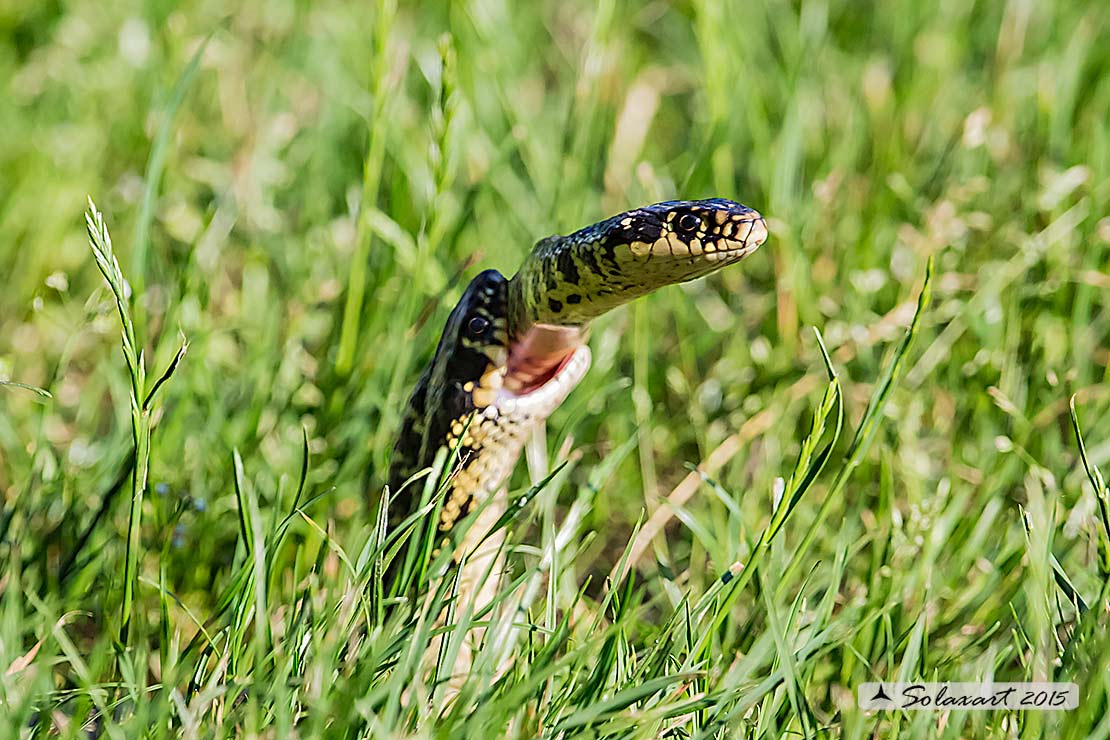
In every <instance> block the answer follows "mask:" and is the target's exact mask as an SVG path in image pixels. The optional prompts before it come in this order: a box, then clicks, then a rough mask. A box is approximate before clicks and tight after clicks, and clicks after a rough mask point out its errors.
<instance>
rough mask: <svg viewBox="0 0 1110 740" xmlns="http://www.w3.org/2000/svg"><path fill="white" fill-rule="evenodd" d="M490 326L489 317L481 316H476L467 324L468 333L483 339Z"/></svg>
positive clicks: (475, 337)
mask: <svg viewBox="0 0 1110 740" xmlns="http://www.w3.org/2000/svg"><path fill="white" fill-rule="evenodd" d="M489 328H490V323H489V320H488V319H483V318H482V317H481V316H475V317H474V318H472V319H471V320H470V322H469V323H468V324H467V325H466V333H467V334H469V335H470V336H471V337H473V338H474V339H481V338H482V337H484V336H485V335H486V334H487V333H488V332H489Z"/></svg>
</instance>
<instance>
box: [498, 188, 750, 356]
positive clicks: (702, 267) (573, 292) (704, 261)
mask: <svg viewBox="0 0 1110 740" xmlns="http://www.w3.org/2000/svg"><path fill="white" fill-rule="evenodd" d="M766 238H767V224H766V222H764V220H763V217H762V216H760V215H759V214H758V213H756V212H755V211H753V210H752V209H751V208H748V207H747V206H745V205H742V204H740V203H737V202H735V201H731V200H726V199H724V198H712V199H709V200H687V201H665V202H663V203H656V204H654V205H650V206H644V207H643V208H637V209H634V210H631V211H627V212H625V213H621V214H619V215H616V216H613V217H612V218H608V219H606V220H604V221H601V222H599V223H596V224H594V225H593V226H588V227H586V228H584V229H581V230H580V231H576V232H574V233H573V234H570V235H568V236H552V237H548V238H547V239H544V240H543V241H541V242H539V243H538V244H537V245H536V246H535V248H534V249H533V251H532V254H531V255H530V256H529V257H528V259H526V260H525V261H524V264H523V265H521V268H520V270H519V271H518V272H517V274H516V275H515V276H514V277H513V279H512V282H511V283H510V286H509V310H510V315H511V317H512V318H511V321H510V326H511V327H512V330H513V332H514V336H516V335H517V334H518V333H519V332H521V331H523V330H526V329H527V328H529V327H531V326H532V325H534V324H548V325H556V326H582V325H584V324H586V323H587V322H589V321H591V320H592V319H595V318H597V317H598V316H600V315H601V314H603V313H605V312H607V311H609V310H611V309H613V308H616V307H617V306H620V305H622V304H624V303H628V302H629V301H631V300H633V299H635V298H639V297H640V296H642V295H646V294H647V293H650V292H651V291H653V290H656V289H657V288H660V287H662V286H664V285H672V284H674V283H682V282H686V281H688V280H693V279H695V278H699V277H701V276H703V275H707V274H709V273H711V272H713V271H715V270H718V269H720V268H721V267H724V266H725V265H729V264H732V263H733V262H737V261H739V260H740V259H743V258H744V257H746V256H747V255H749V254H751V253H752V252H754V251H755V250H756V249H757V248H758V247H759V245H760V244H762V243H763V242H764V240H765V239H766Z"/></svg>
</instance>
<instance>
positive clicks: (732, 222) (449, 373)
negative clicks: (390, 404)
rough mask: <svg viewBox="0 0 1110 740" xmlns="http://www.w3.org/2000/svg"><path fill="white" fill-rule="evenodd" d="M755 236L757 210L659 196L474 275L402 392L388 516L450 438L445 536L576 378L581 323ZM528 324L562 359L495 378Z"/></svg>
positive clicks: (493, 487)
mask: <svg viewBox="0 0 1110 740" xmlns="http://www.w3.org/2000/svg"><path fill="white" fill-rule="evenodd" d="M766 237H767V227H766V224H765V223H764V221H763V218H762V217H761V216H760V215H759V214H758V213H756V212H755V211H753V210H752V209H750V208H748V207H746V206H743V205H741V204H739V203H736V202H734V201H730V200H724V199H720V198H715V199H712V200H701V201H667V202H665V203H657V204H655V205H651V206H645V207H643V208H637V209H635V210H632V211H628V212H626V213H622V214H619V215H617V216H613V217H612V218H609V219H606V220H604V221H601V222H600V223H597V224H594V225H593V226H590V227H587V228H585V229H582V230H580V231H577V232H575V233H573V234H570V235H569V236H554V237H549V238H547V239H544V240H542V241H540V242H539V243H538V244H537V245H536V246H535V248H534V249H533V251H532V253H531V254H530V255H529V257H528V258H527V259H526V260H525V262H524V264H523V265H522V266H521V269H520V270H519V272H518V273H517V274H516V275H515V276H514V277H513V278H512V280H507V279H506V278H505V277H504V276H503V275H501V273H499V272H497V271H495V270H486V271H485V272H482V273H481V274H479V275H478V276H477V277H475V278H474V280H472V281H471V283H470V285H468V286H467V288H466V290H465V291H464V293H463V296H462V298H461V299H460V301H459V303H458V304H457V305H456V306H455V308H454V310H452V312H451V315H450V316H449V317H448V319H447V325H446V327H444V331H443V335H442V337H441V338H440V341H439V344H438V345H437V347H436V351H435V355H434V356H433V357H432V360H431V362H430V363H429V364H428V366H427V368H425V370H424V372H423V374H422V375H421V376H420V380H419V381H418V383H417V385H416V389H415V390H414V391H413V394H412V396H411V397H410V399H409V402H408V407H407V409H406V414H405V418H404V420H403V423H402V428H401V432H400V435H399V436H398V439H397V443H396V446H395V448H394V453H393V461H392V465H391V470H390V476H389V481H390V489H391V491H392V492H393V495H394V496H397V500H396V501H395V502H393V503H392V504H391V506H390V509H391V516H390V519H391V521H392V522H393V523H396V522H398V521H400V520H402V519H403V518H404V517H405V516H407V515H408V514H409V513H411V511H412V508H413V507H414V506H415V502H416V500H417V499H418V495H417V494H415V493H414V490H415V491H418V490H419V489H420V488H421V487H419V486H410V487H409V488H402V484H403V483H404V482H405V481H406V480H407V479H408V478H409V477H410V476H411V475H412V474H414V473H416V472H417V471H419V470H421V469H424V468H427V467H429V466H430V465H431V464H432V462H433V460H434V459H435V456H436V454H437V452H438V451H439V449H440V448H442V447H447V448H448V449H454V448H455V447H456V445H457V446H458V449H459V462H458V465H457V467H456V470H455V471H454V472H453V475H452V478H451V482H450V485H449V490H448V492H447V494H446V496H447V498H446V500H445V501H444V504H443V507H442V508H441V510H440V511H441V513H440V519H439V521H438V522H437V523H436V524H437V528H438V529H439V530H440V531H441V532H443V533H446V532H448V531H449V530H450V529H451V528H452V527H453V526H454V525H455V524H456V523H457V522H458V521H459V520H460V519H461V518H462V517H464V516H466V515H467V513H469V512H470V511H472V510H474V509H475V508H477V507H478V506H479V505H481V504H482V503H483V502H485V501H486V500H487V498H488V497H490V496H493V495H495V494H497V493H498V490H499V489H500V488H501V487H502V486H503V485H504V483H505V480H506V479H507V478H508V476H509V475H510V474H511V472H512V469H513V467H514V466H515V465H516V461H517V458H518V457H519V456H520V451H521V449H522V447H523V444H524V442H525V440H526V439H527V437H528V435H529V433H530V432H531V431H532V430H533V429H534V428H535V427H536V425H538V424H542V423H544V421H545V420H546V419H547V417H548V416H549V415H550V414H551V413H552V412H553V411H554V410H555V409H556V408H558V406H559V405H560V404H561V403H562V402H563V400H564V399H565V398H566V396H567V394H569V393H570V391H571V390H573V388H574V387H575V386H576V385H577V384H578V383H579V381H581V379H582V378H583V377H584V376H585V374H586V371H587V370H588V369H589V364H590V353H589V350H588V349H587V348H586V347H585V346H584V343H583V342H584V328H585V326H586V324H588V322H589V321H590V320H592V319H594V318H597V317H598V316H600V315H601V314H603V313H605V312H606V311H609V310H610V309H612V308H615V307H616V306H619V305H621V304H624V303H627V302H629V301H631V300H633V299H635V298H637V297H639V296H642V295H645V294H647V293H649V292H651V291H653V290H655V289H657V288H660V287H663V286H665V285H670V284H673V283H679V282H685V281H687V280H693V279H694V278H697V277H701V276H702V275H706V274H708V273H710V272H713V271H715V270H717V269H719V268H721V267H723V266H725V265H728V264H731V263H733V262H736V261H738V260H740V259H741V258H743V257H745V256H746V255H748V254H750V253H751V252H753V251H755V249H756V248H758V247H759V245H760V244H762V243H763V241H764V240H765V239H766ZM538 326H542V327H547V329H543V330H542V331H550V330H554V331H555V332H556V334H557V335H558V337H559V339H558V341H559V342H564V344H567V345H568V346H563V345H560V351H562V350H564V349H565V350H566V352H565V356H564V355H563V354H560V355H559V359H558V364H557V365H556V366H555V367H553V368H552V371H551V372H550V373H549V374H544V375H543V376H542V382H541V383H540V384H539V385H526V384H525V385H522V384H520V383H515V384H514V383H510V384H508V385H506V375H507V373H510V372H511V371H510V369H509V357H510V354H511V352H519V351H520V350H521V349H522V348H523V351H524V353H525V354H528V353H529V351H530V347H531V345H529V344H528V342H527V341H526V340H525V335H527V334H528V333H529V332H530V331H532V330H533V328H535V327H538ZM560 332H562V333H560ZM568 337H569V340H567V338H568ZM525 364H527V363H525ZM512 379H513V378H510V380H512ZM494 503H495V504H496V503H497V502H494ZM495 508H496V506H490V507H487V510H488V509H495ZM497 514H498V513H497V512H496V511H494V512H491V513H490V516H493V517H496V515H497ZM481 534H482V533H479V535H478V536H481ZM473 544H476V543H473V542H472V543H465V542H464V543H460V544H459V546H458V547H459V548H460V549H461V550H465V549H466V548H468V547H469V546H471V545H473Z"/></svg>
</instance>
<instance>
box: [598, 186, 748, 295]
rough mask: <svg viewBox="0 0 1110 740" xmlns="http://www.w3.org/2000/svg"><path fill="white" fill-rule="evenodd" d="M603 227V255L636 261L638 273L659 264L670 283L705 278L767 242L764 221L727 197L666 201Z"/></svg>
mask: <svg viewBox="0 0 1110 740" xmlns="http://www.w3.org/2000/svg"><path fill="white" fill-rule="evenodd" d="M600 227H601V228H600V231H601V232H602V233H601V235H600V237H601V239H600V242H599V247H600V249H602V251H603V252H605V253H606V254H607V255H611V256H612V259H614V260H617V261H619V258H620V257H624V258H625V259H628V258H632V259H633V260H634V262H635V264H636V265H637V268H638V269H639V268H641V267H642V266H643V265H644V264H646V263H649V262H656V261H658V262H659V263H660V269H661V270H662V271H663V274H664V275H665V276H666V277H665V279H666V280H667V282H684V281H686V280H693V279H694V278H697V277H701V276H702V275H705V274H707V273H709V272H712V271H713V270H716V269H718V268H719V267H721V266H722V265H724V264H727V263H729V262H735V261H736V260H738V259H741V258H743V257H746V256H747V255H749V254H751V253H752V252H754V251H755V250H756V249H757V248H759V245H761V244H763V242H764V241H766V239H767V223H766V222H765V221H764V220H763V217H762V216H760V215H759V214H758V213H756V212H755V211H754V210H752V209H751V208H748V207H747V206H745V205H742V204H740V203H737V202H735V201H731V200H726V199H724V198H711V199H709V200H670V201H664V202H662V203H656V204H655V205H651V206H646V207H644V208H637V209H635V210H632V211H628V212H626V213H622V214H620V215H619V216H614V217H613V218H610V219H608V220H607V221H604V222H602V224H601V225H600ZM587 231H589V230H587ZM675 278H677V279H675Z"/></svg>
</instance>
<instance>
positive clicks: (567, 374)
mask: <svg viewBox="0 0 1110 740" xmlns="http://www.w3.org/2000/svg"><path fill="white" fill-rule="evenodd" d="M533 359H534V361H535V363H536V365H535V366H536V367H541V366H546V367H547V368H548V369H546V370H545V371H544V372H543V374H542V375H533V374H531V373H528V372H525V374H524V375H523V376H521V374H520V371H516V372H510V373H506V376H505V382H504V385H503V386H502V387H501V389H500V390H499V391H498V393H497V400H496V401H495V402H494V403H495V405H497V406H498V407H499V408H500V409H501V410H502V411H505V410H511V411H512V412H513V413H517V414H523V415H527V416H532V417H534V418H546V417H547V416H548V415H549V414H550V413H551V412H552V411H554V410H555V409H556V408H557V407H558V406H559V404H561V403H562V402H563V400H564V399H566V397H567V395H568V394H569V393H570V392H571V391H572V390H573V389H574V387H575V386H576V385H578V383H579V382H580V381H581V380H582V378H584V377H586V371H587V370H589V369H590V359H591V355H590V348H589V347H587V346H586V345H584V344H581V343H579V344H576V345H575V346H573V347H571V348H569V350H568V351H567V352H566V354H565V355H564V356H562V357H560V358H557V359H556V360H555V361H554V364H552V365H545V362H542V361H541V360H540V359H539V358H533ZM551 362H552V358H550V357H548V358H547V359H546V363H551Z"/></svg>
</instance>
